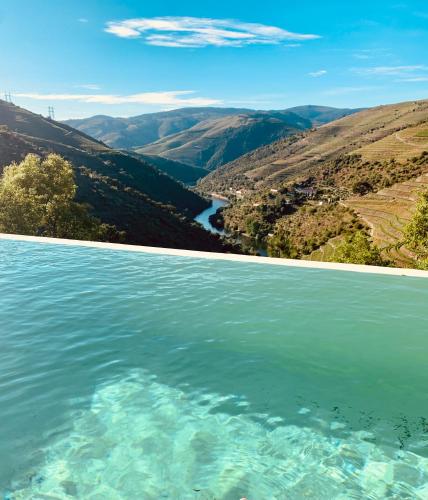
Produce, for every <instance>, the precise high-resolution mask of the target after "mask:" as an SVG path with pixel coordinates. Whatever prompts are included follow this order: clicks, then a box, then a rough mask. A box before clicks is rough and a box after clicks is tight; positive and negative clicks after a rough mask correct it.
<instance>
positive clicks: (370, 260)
mask: <svg viewBox="0 0 428 500" xmlns="http://www.w3.org/2000/svg"><path fill="white" fill-rule="evenodd" d="M329 260H330V261H331V262H344V263H348V264H367V265H370V266H388V265H389V262H388V261H386V260H384V259H383V258H382V255H381V252H380V250H379V248H378V247H377V246H375V245H373V244H372V243H371V242H370V240H369V238H368V237H367V236H366V235H365V234H364V233H363V232H362V231H357V232H356V233H354V234H352V235H350V236H348V237H347V238H346V239H345V241H344V242H343V243H341V244H340V245H339V246H338V247H337V248H336V250H335V251H334V253H333V256H332V257H331V259H329Z"/></svg>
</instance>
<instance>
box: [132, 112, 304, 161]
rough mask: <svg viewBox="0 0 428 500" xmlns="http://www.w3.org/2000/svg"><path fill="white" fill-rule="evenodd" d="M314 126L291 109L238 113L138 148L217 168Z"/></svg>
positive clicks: (153, 153)
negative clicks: (290, 110) (279, 139)
mask: <svg viewBox="0 0 428 500" xmlns="http://www.w3.org/2000/svg"><path fill="white" fill-rule="evenodd" d="M311 126H312V123H311V122H310V121H309V120H306V119H303V118H301V117H300V116H298V115H296V114H294V113H289V112H287V111H284V112H276V111H275V112H254V113H247V114H238V115H233V116H226V117H223V118H217V119H210V120H205V121H203V122H201V123H198V124H197V125H195V126H193V127H191V128H189V129H187V130H184V131H182V132H180V133H178V134H173V135H169V136H167V137H164V138H163V139H160V140H159V141H157V142H154V143H152V144H149V145H147V146H145V147H143V148H138V149H137V150H136V151H138V152H139V153H144V154H151V155H159V156H163V157H166V158H168V159H170V160H176V161H181V162H183V163H187V164H189V165H193V166H195V167H204V168H206V169H208V170H215V169H216V168H217V167H219V166H220V165H223V164H225V163H228V162H229V161H232V160H234V159H235V158H238V157H239V156H242V155H243V154H245V153H246V152H248V151H251V150H253V149H256V148H258V147H260V146H262V145H264V144H269V143H271V142H273V141H275V140H276V139H278V138H280V137H284V136H289V135H292V134H295V133H296V132H299V131H302V130H306V129H308V128H311Z"/></svg>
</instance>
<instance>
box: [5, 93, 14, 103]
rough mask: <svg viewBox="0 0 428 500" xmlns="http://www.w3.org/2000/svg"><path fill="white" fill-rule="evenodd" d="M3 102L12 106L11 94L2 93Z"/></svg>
mask: <svg viewBox="0 0 428 500" xmlns="http://www.w3.org/2000/svg"><path fill="white" fill-rule="evenodd" d="M4 100H5V101H6V102H9V103H10V104H12V94H11V93H10V92H5V93H4Z"/></svg>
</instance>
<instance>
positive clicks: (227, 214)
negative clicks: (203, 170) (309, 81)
mask: <svg viewBox="0 0 428 500" xmlns="http://www.w3.org/2000/svg"><path fill="white" fill-rule="evenodd" d="M427 127H428V102H427V101H421V102H417V103H403V104H399V105H393V106H384V107H380V108H376V109H374V110H367V111H363V112H362V113H359V114H357V115H353V116H351V117H347V118H343V119H341V120H339V121H337V122H334V123H331V124H329V125H326V126H323V127H320V128H319V129H317V130H315V131H313V132H310V133H303V134H300V135H297V136H294V137H291V138H286V139H282V140H281V141H277V142H276V143H274V144H271V145H269V146H266V147H264V148H260V149H258V150H256V151H254V152H252V153H251V154H249V155H245V156H243V157H241V158H240V159H238V160H236V161H235V162H232V163H230V164H228V165H224V166H223V167H220V168H219V169H218V170H217V171H216V172H214V173H212V174H209V175H208V176H207V177H205V178H204V179H203V180H202V181H201V182H200V183H199V184H198V189H200V190H201V191H203V192H204V191H206V192H209V191H216V192H220V193H224V194H226V195H227V196H228V197H229V198H230V199H231V200H232V204H231V205H230V206H229V207H227V208H225V209H224V210H223V211H222V214H221V216H222V218H223V222H224V225H225V227H226V229H227V230H228V231H233V232H237V233H244V234H247V235H249V236H251V237H252V238H253V239H254V240H255V241H257V243H258V244H259V245H260V244H262V245H265V246H267V248H268V252H269V253H270V254H271V255H279V256H288V257H297V258H310V259H314V258H322V259H323V260H331V259H339V258H345V257H344V256H346V255H347V256H348V257H347V258H348V259H354V261H356V262H361V261H362V260H364V258H361V259H358V258H356V257H355V255H356V253H355V252H352V251H351V250H352V245H354V246H356V247H357V248H359V249H360V250H361V254H362V255H363V254H364V252H362V249H363V246H364V245H366V246H369V247H370V252H369V253H367V254H366V257H367V259H366V260H367V261H371V262H374V260H373V259H374V257H373V256H374V255H375V254H376V252H377V248H378V249H379V251H380V252H381V254H382V260H383V264H384V265H385V263H388V262H390V261H392V262H393V263H395V264H397V265H401V266H412V265H414V257H415V255H414V251H412V250H411V249H410V248H408V247H409V245H407V246H406V244H405V242H404V241H403V230H404V227H405V225H406V223H407V221H408V220H409V219H410V217H411V214H412V211H413V210H414V208H415V203H416V198H417V191H418V189H420V188H421V187H423V186H424V185H425V184H428V177H427V182H425V178H426V177H425V175H426V174H427V173H428V142H427V140H426V138H425V137H419V136H420V134H421V132H423V131H424V130H426V129H427ZM397 131H398V132H397ZM397 133H398V134H399V135H398V136H399V138H400V139H403V140H404V139H405V141H404V142H402V141H401V140H400V139H399V140H398V142H397V140H396V137H397ZM416 136H418V137H419V139H415V137H416ZM422 136H423V133H422ZM315 138H316V140H315ZM388 138H391V139H390V141H394V148H393V149H390V150H388V151H386V152H385V154H384V155H382V156H377V155H376V156H369V155H368V154H367V151H368V150H370V151H371V152H373V151H374V150H375V149H376V148H377V151H380V150H381V149H382V148H384V147H385V144H390V142H388V141H389V139H388ZM347 141H350V142H349V144H348V143H347ZM364 144H365V146H363V147H362V145H364ZM369 144H371V145H372V146H369ZM397 144H398V145H397ZM400 144H401V146H400V147H399V145H400ZM315 148H316V149H315ZM424 148H426V149H424ZM314 153H316V154H314ZM286 154H289V156H286ZM266 161H269V162H271V163H269V164H266V163H265V162H266ZM228 169H231V171H228ZM380 207H382V208H380ZM386 224H388V226H386ZM359 231H363V233H362V234H364V235H365V238H366V241H365V243H364V245H363V242H362V238H361V237H360V236H358V237H356V241H354V235H355V234H357V233H358V232H359ZM369 234H371V235H372V238H369ZM338 248H340V251H339V250H338ZM344 248H345V249H347V251H346V252H345V251H344ZM338 251H339V254H341V255H342V257H339V256H338V255H339V254H338V253H337V252H338ZM340 252H341V253H340ZM412 252H413V253H412ZM370 255H372V257H373V259H372V257H369V256H370ZM371 259H372V260H371Z"/></svg>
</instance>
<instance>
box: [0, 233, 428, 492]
mask: <svg viewBox="0 0 428 500" xmlns="http://www.w3.org/2000/svg"><path fill="white" fill-rule="evenodd" d="M0 292H1V294H0V313H1V327H0V328H1V335H0V434H1V435H0V492H1V493H2V494H3V496H4V498H5V499H13V500H18V499H74V498H79V499H84V500H86V499H100V500H101V499H102V500H110V499H114V500H116V499H144V500H158V499H162V498H169V499H174V500H179V499H192V500H193V499H196V500H208V499H210V500H214V499H216V500H239V499H240V498H242V497H246V498H248V500H273V499H281V500H282V499H287V500H288V499H291V500H295V499H301V498H310V499H322V500H324V499H326V500H330V499H338V500H339V499H341V500H345V499H384V498H390V499H418V498H419V499H427V498H428V400H427V393H428V370H427V359H428V326H427V325H428V322H427V314H428V280H426V279H418V278H410V277H399V276H381V275H375V274H359V273H349V272H343V271H331V270H329V271H326V270H319V269H299V268H293V267H282V266H274V265H266V264H263V265H260V264H252V263H239V262H228V261H220V260H203V259H199V258H189V257H177V256H167V255H156V254H150V253H133V252H127V251H115V250H109V249H95V248H84V247H79V246H61V245H51V244H40V243H29V242H19V241H2V240H0Z"/></svg>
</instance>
